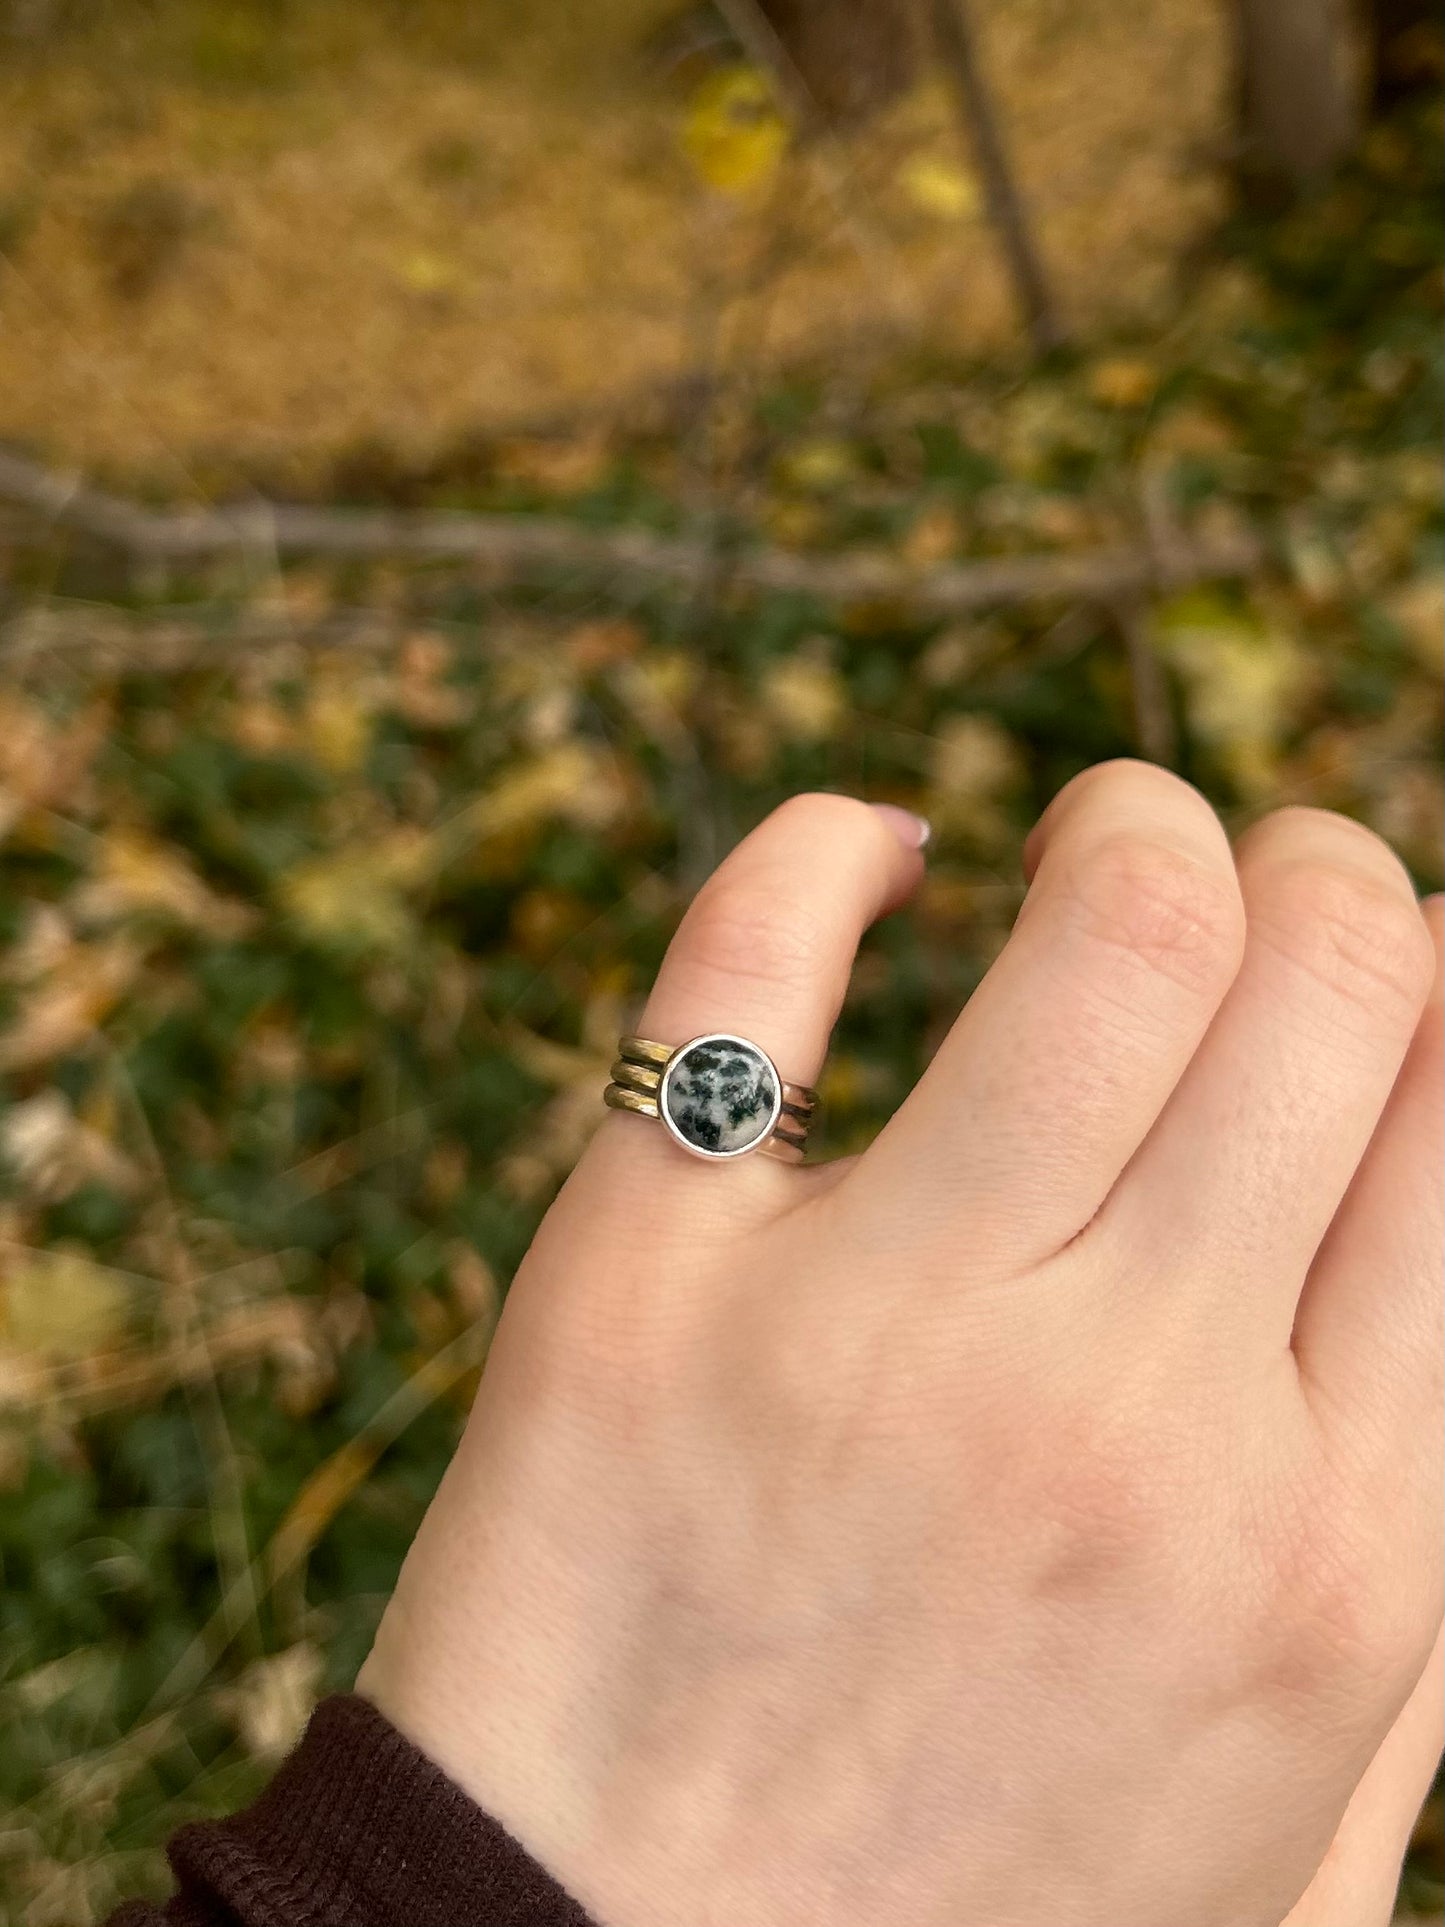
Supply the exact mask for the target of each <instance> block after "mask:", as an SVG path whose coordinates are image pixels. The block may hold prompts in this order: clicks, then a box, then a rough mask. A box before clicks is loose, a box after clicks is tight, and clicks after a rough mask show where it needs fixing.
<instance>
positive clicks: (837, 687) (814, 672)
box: [762, 655, 848, 742]
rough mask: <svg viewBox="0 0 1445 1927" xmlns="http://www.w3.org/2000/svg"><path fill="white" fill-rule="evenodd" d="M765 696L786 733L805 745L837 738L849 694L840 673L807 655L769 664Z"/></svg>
mask: <svg viewBox="0 0 1445 1927" xmlns="http://www.w3.org/2000/svg"><path fill="white" fill-rule="evenodd" d="M762 695H763V705H764V707H765V708H766V709H767V711H768V712H769V714H770V715H772V716H773V717H774V718H776V720H777V722H778V723H779V724H780V725H781V727H782V730H783V732H784V734H785V735H788V736H794V737H798V738H801V739H802V740H803V741H805V742H818V741H821V740H822V739H823V738H825V737H828V736H832V735H834V734H835V733H836V731H837V729H838V726H839V724H840V723H841V722H842V720H843V718H844V716H845V715H846V714H847V710H848V692H847V690H846V688H845V687H844V684H843V680H842V678H841V677H840V676H839V674H838V672H837V670H836V669H834V668H833V667H832V665H831V664H829V663H826V662H823V661H820V660H818V659H817V658H816V657H812V656H808V655H796V656H787V657H784V658H783V660H782V661H781V662H775V663H772V664H770V665H769V667H768V669H767V671H766V673H765V674H764V676H763V688H762Z"/></svg>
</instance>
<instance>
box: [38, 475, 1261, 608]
mask: <svg viewBox="0 0 1445 1927" xmlns="http://www.w3.org/2000/svg"><path fill="white" fill-rule="evenodd" d="M0 497H3V498H8V499H9V500H11V501H15V502H22V503H24V504H25V505H26V506H28V507H29V508H31V509H32V510H34V511H36V512H37V513H38V514H40V515H41V516H43V517H45V518H46V519H48V520H49V521H50V522H51V523H53V524H55V525H57V526H59V527H62V528H66V529H69V530H71V531H73V532H75V533H77V534H80V535H85V536H89V537H91V538H93V539H96V540H99V541H102V542H107V543H111V544H114V545H115V546H116V547H118V548H120V549H122V550H123V551H124V552H125V553H126V554H127V555H129V556H130V557H131V558H132V559H133V560H136V561H139V562H152V563H184V562H196V561H200V560H203V559H205V558H208V557H216V556H226V555H245V554H248V553H251V552H254V551H255V550H256V549H257V548H258V547H260V548H262V549H264V550H266V551H268V552H271V553H274V554H276V555H278V556H281V557H290V556H297V555H312V556H351V557H361V558H372V559H382V558H397V559H404V558H412V559H416V560H438V561H445V560H450V561H455V562H463V563H467V564H469V565H470V566H472V567H474V568H476V569H479V570H481V571H482V572H483V573H484V574H486V575H487V576H488V577H490V578H491V579H492V580H493V581H495V582H514V581H525V580H528V579H530V578H533V577H535V576H537V575H539V574H540V575H542V576H544V577H545V576H547V575H548V574H550V573H552V572H555V571H562V572H564V573H567V572H571V573H574V574H580V575H582V576H585V577H588V578H591V579H593V580H596V579H598V578H601V579H603V580H604V581H616V580H618V579H623V580H626V579H629V578H630V579H632V580H634V581H636V582H639V583H641V584H642V585H644V586H645V585H648V584H653V585H657V586H670V587H683V588H691V587H695V586H696V585H697V584H699V583H706V582H708V581H710V580H712V579H713V578H714V577H715V575H717V574H718V572H719V562H718V556H717V552H716V550H715V548H714V546H713V545H712V544H711V543H709V542H698V541H693V540H688V539H686V538H682V537H669V536H661V535H654V534H653V533H652V532H651V531H650V530H646V529H635V528H633V529H627V528H619V529H588V528H583V527H581V526H579V525H578V524H576V523H574V522H567V521H563V520H561V519H560V518H549V517H545V516H521V515H515V516H514V515H485V514H477V515H472V514H466V513H464V512H462V511H459V510H433V511H426V510H421V511H416V512H410V513H403V512H398V511H393V510H389V509H338V508H309V507H304V506H292V505H288V504H281V503H271V502H257V503H254V504H244V505H240V506H237V507H233V508H218V509H171V510H153V509H146V508H142V507H140V506H139V505H138V504H135V503H132V502H127V501H124V500H122V499H121V498H119V497H117V496H114V495H109V494H106V493H103V492H102V491H100V490H96V489H91V488H87V487H85V486H83V485H81V484H79V483H76V482H72V481H69V480H67V479H66V478H65V477H63V476H57V475H55V474H53V473H51V472H50V471H49V470H46V469H43V468H39V467H37V466H35V465H34V464H33V463H30V462H27V461H25V460H23V459H22V458H21V457H18V456H15V455H10V454H6V453H4V452H3V451H0ZM1261 559H1262V558H1261V549H1260V546H1259V544H1258V543H1257V542H1256V541H1255V540H1254V539H1253V538H1252V537H1251V536H1249V535H1247V534H1245V533H1243V532H1237V533H1236V532H1232V533H1230V534H1228V535H1221V536H1215V537H1212V538H1210V539H1209V540H1207V541H1194V542H1186V541H1185V540H1184V538H1183V537H1182V536H1179V537H1176V538H1175V539H1174V540H1172V541H1171V544H1170V552H1169V555H1168V557H1167V576H1168V581H1169V583H1170V584H1171V585H1177V584H1179V583H1180V582H1183V581H1209V580H1215V579H1221V578H1227V577H1231V576H1240V575H1248V574H1250V573H1251V572H1252V571H1253V570H1254V569H1256V568H1257V567H1258V566H1259V564H1260V561H1261ZM721 575H722V578H723V584H724V586H725V587H726V588H727V589H728V590H729V591H731V592H733V593H740V594H752V595H797V596H807V597H812V598H814V599H816V600H817V601H820V602H825V603H831V604H834V605H839V604H842V605H845V606H846V605H858V604H870V603H871V604H882V605H888V606H892V605H897V606H899V607H902V608H906V609H908V610H910V611H912V612H914V613H916V614H918V615H923V616H949V615H967V614H972V613H974V612H976V611H978V610H981V609H987V608H997V607H1000V606H1008V605H1015V604H1027V603H1033V602H1091V603H1096V604H1109V603H1112V602H1113V601H1114V600H1115V599H1116V598H1118V597H1120V596H1137V595H1144V594H1147V593H1148V592H1149V591H1150V590H1151V589H1153V588H1155V587H1157V586H1159V584H1160V580H1161V557H1160V556H1159V555H1158V554H1157V553H1156V548H1155V545H1154V544H1153V543H1145V544H1142V545H1137V546H1136V545H1129V546H1122V545H1121V546H1118V547H1113V548H1099V549H1086V550H1080V551H1077V552H1075V553H1073V554H1056V555H1021V556H996V557H988V558H986V559H984V560H981V561H977V562H963V563H955V564H951V565H947V566H944V567H938V568H926V569H919V568H916V567H912V566H910V565H909V564H908V563H906V562H903V561H900V560H899V559H898V558H897V557H895V556H891V555H885V554H878V553H873V552H867V551H859V550H854V551H851V552H847V553H843V554H836V555H796V554H792V553H789V552H788V551H786V550H781V549H766V548H762V549H758V548H752V549H749V548H743V549H738V550H736V551H734V552H732V553H731V554H728V555H727V556H726V557H725V561H724V566H723V568H722V570H721Z"/></svg>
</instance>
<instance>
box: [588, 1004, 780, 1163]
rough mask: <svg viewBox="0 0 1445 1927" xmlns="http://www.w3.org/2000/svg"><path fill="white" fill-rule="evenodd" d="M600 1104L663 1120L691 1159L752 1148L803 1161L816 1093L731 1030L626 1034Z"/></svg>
mask: <svg viewBox="0 0 1445 1927" xmlns="http://www.w3.org/2000/svg"><path fill="white" fill-rule="evenodd" d="M611 1075H612V1082H611V1083H610V1084H609V1085H608V1086H607V1089H606V1090H605V1091H604V1092H603V1093H602V1099H603V1102H604V1103H605V1104H607V1105H608V1106H609V1107H610V1108H611V1109H612V1110H614V1111H631V1112H633V1113H634V1114H635V1115H636V1116H638V1117H650V1118H656V1119H658V1120H659V1121H660V1122H661V1123H662V1124H663V1126H664V1127H665V1128H666V1130H667V1132H668V1135H669V1136H670V1137H671V1138H672V1139H673V1141H674V1143H677V1144H680V1145H681V1146H682V1148H683V1150H684V1151H688V1152H690V1153H691V1154H692V1156H693V1157H698V1158H709V1159H712V1160H715V1161H717V1160H723V1159H728V1158H741V1157H747V1156H749V1155H750V1154H751V1153H752V1152H754V1151H763V1152H766V1153H767V1155H768V1156H769V1157H775V1158H783V1159H785V1160H787V1161H788V1162H789V1163H792V1164H797V1163H799V1162H801V1160H802V1156H803V1150H804V1147H805V1145H806V1144H807V1141H808V1127H809V1125H810V1124H811V1123H812V1121H813V1112H814V1109H815V1107H816V1106H817V1102H818V1093H817V1092H816V1091H813V1090H809V1089H808V1087H807V1085H805V1084H789V1083H786V1082H785V1081H784V1080H783V1078H782V1077H781V1076H780V1075H779V1074H778V1067H777V1065H776V1064H775V1063H774V1062H773V1060H772V1058H771V1057H769V1056H768V1053H767V1052H766V1051H765V1050H762V1049H761V1048H760V1047H759V1046H758V1045H757V1044H754V1043H751V1042H749V1040H748V1039H747V1038H746V1037H735V1036H733V1035H732V1033H731V1032H729V1031H710V1032H709V1033H708V1035H707V1036H706V1037H694V1038H693V1039H692V1040H691V1042H690V1043H686V1044H678V1045H677V1046H676V1047H675V1048H674V1047H673V1046H672V1045H671V1044H657V1043H654V1042H653V1041H652V1040H651V1039H650V1038H647V1037H624V1038H623V1039H622V1040H621V1042H620V1043H619V1045H618V1047H617V1062H616V1063H615V1064H614V1065H613V1066H612V1073H611Z"/></svg>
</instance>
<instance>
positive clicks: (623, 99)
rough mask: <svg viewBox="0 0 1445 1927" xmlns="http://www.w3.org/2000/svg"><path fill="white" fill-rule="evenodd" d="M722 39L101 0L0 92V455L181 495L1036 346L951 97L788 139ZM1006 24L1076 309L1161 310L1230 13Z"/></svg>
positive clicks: (1077, 15) (416, 9)
mask: <svg viewBox="0 0 1445 1927" xmlns="http://www.w3.org/2000/svg"><path fill="white" fill-rule="evenodd" d="M63 17H64V16H63ZM706 19H707V9H706V8H696V9H693V10H692V11H689V10H687V9H685V8H684V9H682V10H681V12H679V9H678V7H677V5H676V4H675V0H592V4H590V5H588V6H587V7H575V8H570V9H564V10H563V14H562V15H561V16H558V15H557V14H556V13H555V10H550V11H549V10H540V9H535V8H528V7H526V6H523V5H520V4H518V3H517V0H480V3H479V4H476V5H470V6H467V7H460V6H456V5H451V4H447V3H446V0H423V3H422V4H418V5H412V6H408V7H407V8H405V9H402V8H399V7H397V6H394V5H389V4H386V0H362V3H360V4H358V0H285V3H284V4H283V0H156V3H155V4H152V5H149V6H146V7H143V8H141V7H135V6H133V5H123V4H117V3H116V0H111V4H103V5H99V6H95V7H93V8H88V9H87V10H86V11H85V13H84V15H83V16H81V17H80V22H79V23H77V22H72V24H70V25H69V26H67V27H65V28H64V29H63V30H62V29H61V28H59V27H57V28H56V29H55V31H54V32H53V34H51V35H47V36H40V37H38V38H37V39H36V41H35V42H34V44H33V45H32V46H31V47H30V48H29V51H28V53H25V52H24V50H23V49H22V50H20V53H21V57H12V58H11V59H10V60H9V61H8V63H7V65H6V66H5V67H4V68H3V69H0V366H3V369H4V380H3V383H0V436H5V437H9V438H11V439H16V440H28V441H30V442H31V443H32V444H34V445H35V446H36V447H37V448H38V449H40V450H42V451H44V452H45V453H47V454H48V455H50V456H51V457H54V458H63V459H65V460H69V461H75V462H78V463H81V464H83V465H86V466H92V467H93V466H96V465H102V466H105V465H108V466H111V467H112V468H117V469H120V470H123V471H125V472H129V473H131V474H138V475H141V476H143V477H145V478H146V479H147V480H151V481H154V482H155V484H156V485H157V486H159V487H161V488H162V489H164V490H166V491H168V492H170V493H187V492H193V491H194V490H195V489H196V488H197V487H199V488H201V489H203V490H204V489H206V488H208V487H210V486H213V485H214V484H215V480H216V477H217V475H218V473H219V474H220V475H221V476H222V477H224V478H227V479H230V480H234V479H235V476H236V474H237V472H238V470H239V471H240V472H242V473H245V472H254V471H256V470H257V469H261V470H264V471H265V472H267V473H275V472H278V471H279V472H280V473H282V474H283V475H284V476H286V477H287V478H288V479H294V478H296V477H299V476H307V477H310V478H311V479H313V480H314V479H315V477H316V476H317V474H318V473H319V472H320V471H321V470H322V469H323V468H324V466H325V465H326V464H327V463H329V462H332V461H334V460H335V459H336V458H337V457H338V456H339V455H341V454H344V453H345V452H346V451H348V450H350V449H353V448H355V447H356V446H357V445H358V444H362V443H367V442H373V441H380V442H382V443H384V444H385V445H386V446H387V447H389V448H391V449H396V450H411V451H412V452H414V453H415V454H418V455H425V454H429V453H432V452H434V451H435V449H436V448H437V447H438V446H440V445H441V444H443V443H444V442H445V441H446V440H447V439H448V438H450V437H452V436H455V435H457V434H460V433H464V432H465V433H470V432H473V431H475V430H476V429H477V428H478V427H481V428H483V429H487V430H489V431H494V432H495V431H497V430H505V429H507V428H525V427H527V426H529V425H532V424H535V423H538V422H544V423H545V422H552V421H555V420H556V419H557V418H558V417H559V415H561V416H565V417H576V416H578V415H580V414H591V415H593V416H596V415H599V414H600V415H601V416H603V417H605V418H612V417H615V416H617V415H618V414H619V413H621V414H623V415H626V414H628V413H630V412H631V411H632V410H634V409H635V408H636V407H638V406H639V405H645V406H651V405H653V403H654V402H655V399H656V397H657V395H658V394H659V393H660V392H662V391H665V390H666V388H667V387H668V385H669V384H671V383H675V382H677V381H678V380H681V379H686V378H688V377H690V376H691V375H693V374H694V372H695V371H696V370H697V369H698V368H699V367H703V368H707V369H710V370H711V369H714V368H717V367H722V368H725V369H730V370H732V371H734V372H736V373H737V374H738V375H739V376H740V377H743V378H745V379H747V380H749V381H752V380H756V379H757V378H759V377H760V376H761V377H762V378H765V379H766V378H767V377H768V376H769V375H770V374H772V373H773V372H776V370H777V369H778V368H779V367H780V366H782V365H783V364H785V363H787V362H790V361H791V360H793V359H795V358H796V357H797V356H798V355H799V354H800V353H803V352H806V351H809V350H812V351H818V350H820V349H821V350H822V351H824V352H825V353H826V355H827V357H828V358H829V360H830V362H831V363H832V365H833V367H834V369H835V372H836V374H837V375H838V377H839V378H841V379H846V380H848V381H850V382H852V383H853V384H855V385H856V384H857V383H858V382H859V381H860V380H865V379H867V378H868V377H869V376H870V375H871V374H873V373H875V372H876V371H877V370H878V369H879V368H881V367H887V366H889V365H891V364H896V361H897V359H898V356H899V353H900V348H901V347H902V346H903V345H905V344H906V346H907V348H908V350H909V352H915V351H916V350H917V348H918V345H919V344H920V343H925V344H929V345H932V346H935V347H941V348H944V349H947V350H950V351H954V352H957V351H958V350H959V349H960V348H963V349H972V350H978V349H980V348H988V347H997V346H999V345H1000V344H1003V343H1007V342H1008V341H1009V340H1010V339H1011V336H1012V330H1013V322H1012V316H1011V308H1010V302H1009V298H1008V292H1007V288H1006V285H1005V283H1004V280H1003V278H1002V276H1001V274H1000V271H999V263H998V254H997V249H996V248H995V246H994V243H993V241H992V239H991V236H990V234H989V231H988V229H987V227H986V225H985V223H984V221H983V218H982V207H981V203H980V194H979V188H978V184H977V181H976V180H975V178H974V175H973V173H972V171H971V166H970V163H969V157H968V153H967V151H966V148H965V146H964V144H963V143H962V141H961V138H960V134H959V130H958V126H957V123H956V118H955V115H954V113H953V112H952V110H951V108H950V105H949V100H948V97H947V95H946V93H945V91H944V90H943V89H942V88H941V87H940V86H937V85H926V86H923V87H921V88H920V89H919V90H918V91H917V92H915V93H914V94H912V95H910V96H909V97H908V99H907V100H906V101H905V102H904V103H903V104H902V105H901V106H899V107H898V108H897V109H896V110H895V111H893V112H891V113H889V114H887V115H885V116H884V117H883V118H882V119H881V120H876V121H874V122H873V123H871V124H870V125H869V126H868V127H867V128H866V129H865V130H864V131H863V132H861V133H858V134H856V135H854V136H851V137H850V138H849V139H847V140H845V141H832V142H824V143H818V142H792V143H789V142H788V140H787V138H786V133H785V130H784V129H783V128H782V123H781V122H780V121H779V120H778V119H777V116H776V114H774V113H773V112H772V110H771V109H770V108H769V107H768V105H767V102H766V98H764V99H762V100H761V101H760V100H759V99H758V98H757V97H756V96H755V95H754V94H752V93H750V92H749V91H748V88H747V86H746V82H745V80H744V84H743V86H742V91H741V95H739V93H738V90H737V87H736V86H730V84H729V83H730V80H735V79H736V76H735V75H731V74H730V70H729V65H728V63H729V62H730V61H732V60H734V59H735V57H736V56H735V54H731V53H729V51H728V48H727V46H726V45H725V44H722V45H718V44H715V43H709V42H708V39H707V33H706V26H705V23H706ZM699 22H701V23H702V24H701V25H700V24H699ZM985 24H986V25H987V27H988V34H987V42H986V48H985V51H986V54H987V56H988V59H989V65H990V70H991V73H992V75H993V77H994V80H995V83H996V86H997V90H998V94H999V101H1000V106H1001V108H1002V110H1003V111H1004V113H1005V114H1006V116H1007V121H1008V126H1009V131H1010V139H1011V142H1012V144H1013V147H1014V149H1015V154H1016V159H1017V164H1018V167H1019V170H1020V174H1021V177H1022V180H1023V183H1024V186H1025V189H1026V192H1027V194H1028V196H1029V200H1030V203H1031V205H1032V208H1033V211H1034V215H1035V218H1036V220H1037V222H1038V225H1039V230H1040V235H1041V240H1042V244H1043V246H1044V248H1045V250H1046V252H1047V254H1048V256H1049V257H1050V259H1051V261H1052V262H1053V264H1054V272H1055V274H1056V276H1057V279H1058V282H1059V287H1060V294H1061V299H1062V302H1063V303H1064V305H1065V306H1066V308H1067V310H1068V312H1069V314H1070V316H1071V318H1072V319H1073V320H1074V321H1075V322H1076V323H1077V324H1078V325H1080V326H1082V327H1083V328H1085V329H1086V330H1090V331H1092V330H1094V329H1096V328H1097V327H1098V326H1099V325H1100V324H1102V323H1106V322H1107V323H1123V322H1129V323H1137V322H1138V321H1139V320H1140V319H1141V318H1143V317H1146V316H1150V315H1152V316H1154V317H1156V318H1157V317H1158V316H1159V315H1160V314H1161V313H1163V312H1164V311H1165V309H1166V307H1167V305H1168V303H1169V302H1170V300H1171V299H1172V298H1173V297H1174V295H1175V292H1176V284H1177V280H1178V277H1179V274H1180V272H1181V269H1180V262H1181V258H1182V256H1183V255H1184V253H1185V251H1186V249H1187V246H1188V244H1189V242H1190V241H1191V240H1193V239H1194V238H1196V237H1198V236H1199V235H1200V233H1201V232H1202V231H1203V229H1204V227H1205V225H1206V223H1207V222H1208V220H1209V219H1210V218H1211V217H1212V215H1214V214H1215V213H1217V211H1218V207H1219V195H1218V189H1217V186H1216V184H1215V172H1214V170H1213V169H1212V167H1211V166H1210V165H1209V162H1210V159H1211V156H1212V155H1213V154H1214V153H1216V152H1217V149H1218V146H1219V143H1220V140H1221V136H1222V133H1223V120H1222V114H1221V107H1222V101H1223V91H1224V90H1223V69H1224V59H1223V45H1222V32H1221V27H1220V16H1219V10H1218V9H1217V8H1215V7H1213V6H1211V5H1206V4H1202V0H1134V4H1131V5H1130V6H1129V7H1127V8H1120V7H1119V6H1117V5H1116V4H1114V3H1113V0H1070V4H1063V0H1014V3H1013V4H1011V5H1010V6H1009V7H1008V8H1006V9H998V10H997V11H996V13H995V14H993V15H992V16H991V17H990V19H989V20H988V21H987V22H986V23H985ZM10 52H11V54H12V56H14V55H15V54H16V52H17V47H16V43H14V42H12V43H11V47H10Z"/></svg>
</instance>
